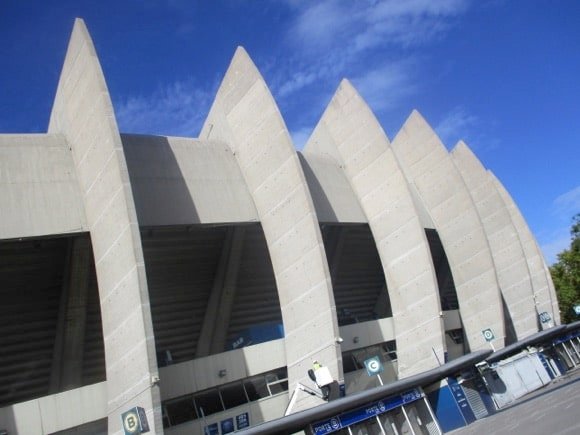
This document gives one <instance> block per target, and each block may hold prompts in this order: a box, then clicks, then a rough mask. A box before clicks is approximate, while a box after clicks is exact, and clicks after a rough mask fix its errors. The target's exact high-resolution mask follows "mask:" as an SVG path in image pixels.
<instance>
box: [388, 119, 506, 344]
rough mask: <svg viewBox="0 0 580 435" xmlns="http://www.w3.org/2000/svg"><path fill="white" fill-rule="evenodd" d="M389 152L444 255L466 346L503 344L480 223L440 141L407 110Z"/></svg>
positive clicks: (497, 299) (497, 300)
mask: <svg viewBox="0 0 580 435" xmlns="http://www.w3.org/2000/svg"><path fill="white" fill-rule="evenodd" d="M391 147H392V148H393V150H394V152H395V155H396V156H397V158H398V159H399V162H400V163H401V167H402V168H403V171H404V172H405V175H406V176H407V178H408V180H409V182H410V183H412V184H414V187H415V188H416V191H417V193H418V195H419V196H420V199H421V200H422V202H423V204H424V205H425V207H426V209H427V210H428V212H429V214H430V215H431V218H432V220H433V222H434V223H435V226H436V229H437V232H438V233H439V236H440V237H441V242H442V243H443V246H444V248H445V253H446V254H447V258H448V260H449V265H450V267H451V272H452V274H453V279H454V281H455V286H456V289H457V298H458V300H459V308H460V313H461V320H462V323H463V328H464V332H465V334H466V336H467V341H468V343H469V347H470V348H471V350H472V351H473V350H477V349H482V348H485V347H487V346H488V344H487V343H486V342H485V340H484V338H483V335H482V332H481V331H482V330H484V329H487V328H491V329H492V330H493V332H494V334H495V337H496V340H495V341H494V345H495V346H496V348H498V347H503V345H504V337H505V331H504V319H503V314H502V313H503V307H502V302H501V295H500V292H499V285H498V282H497V278H496V275H495V270H494V264H493V260H492V258H491V253H490V251H489V245H488V243H487V238H486V237H485V232H484V230H483V226H482V224H481V221H480V219H479V215H478V214H477V210H476V209H475V205H474V204H473V201H472V199H471V196H470V195H469V191H468V190H467V187H466V186H465V183H464V182H463V179H462V178H461V175H460V174H459V172H458V171H457V169H456V168H455V166H454V165H453V161H452V160H451V157H450V156H449V154H448V153H447V150H446V149H445V146H444V145H443V144H442V143H441V141H440V140H439V138H438V137H437V135H436V134H435V132H434V131H433V129H432V128H431V127H430V126H429V125H428V124H427V122H426V121H425V120H424V119H423V117H422V116H421V115H420V114H419V113H418V112H417V111H413V113H411V115H410V116H409V118H408V119H407V121H406V122H405V124H404V125H403V127H402V128H401V130H400V131H399V133H398V134H397V136H396V137H395V139H394V140H393V142H392V143H391Z"/></svg>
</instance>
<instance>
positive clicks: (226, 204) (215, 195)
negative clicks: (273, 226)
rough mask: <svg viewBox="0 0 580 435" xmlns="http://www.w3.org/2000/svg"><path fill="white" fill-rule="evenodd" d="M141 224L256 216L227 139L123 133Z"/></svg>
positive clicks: (242, 219) (239, 219)
mask: <svg viewBox="0 0 580 435" xmlns="http://www.w3.org/2000/svg"><path fill="white" fill-rule="evenodd" d="M121 139H122V140H123V147H124V149H125V155H126V159H127V165H128V167H129V175H130V176H131V186H132V188H133V195H134V197H135V205H136V207H137V216H138V218H139V224H140V225H141V226H156V225H188V224H198V223H201V224H207V223H221V222H251V221H257V220H258V213H257V212H256V208H255V206H254V202H253V200H252V196H251V195H250V192H248V189H247V187H246V183H245V182H244V178H243V177H242V173H241V172H240V169H239V167H238V163H237V161H236V158H235V156H234V155H233V153H232V151H231V150H230V148H229V146H228V145H227V144H225V143H220V142H212V141H209V142H207V141H201V140H197V139H188V138H178V137H159V136H141V135H126V134H123V135H121Z"/></svg>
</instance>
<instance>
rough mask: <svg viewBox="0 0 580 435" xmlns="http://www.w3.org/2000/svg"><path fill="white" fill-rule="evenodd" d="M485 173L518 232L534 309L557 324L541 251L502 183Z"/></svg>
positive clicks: (556, 309)
mask: <svg viewBox="0 0 580 435" xmlns="http://www.w3.org/2000/svg"><path fill="white" fill-rule="evenodd" d="M487 173H488V177H489V178H490V180H491V181H492V183H493V185H494V186H495V188H496V189H497V191H498V193H499V195H500V197H501V198H502V200H503V202H504V204H505V205H506V207H507V210H508V211H509V213H510V216H511V219H512V222H513V225H514V227H515V228H516V231H517V233H518V237H519V239H520V243H521V245H522V248H523V251H524V255H525V257H526V262H527V265H528V269H529V272H530V276H531V280H532V286H533V289H534V301H535V305H536V311H537V313H543V312H547V313H549V314H550V316H551V317H552V319H553V325H554V326H555V325H559V324H560V322H561V321H560V309H559V307H558V298H557V297H556V291H555V290H554V284H553V283H552V276H551V275H550V272H549V270H548V267H547V266H546V261H545V260H544V256H543V255H542V251H541V250H540V248H539V246H538V244H537V242H536V239H535V238H534V235H533V234H532V232H531V231H530V228H529V227H528V224H527V223H526V220H525V219H524V217H523V216H522V213H521V212H520V210H519V209H518V207H517V205H516V203H515V202H514V200H513V199H512V197H511V195H510V194H509V193H508V191H507V190H506V189H505V187H504V186H503V184H501V182H500V181H499V180H498V179H497V178H496V176H495V175H494V174H493V172H491V171H489V170H488V171H487ZM549 326H550V325H549V323H544V324H542V328H543V329H546V328H548V327H549Z"/></svg>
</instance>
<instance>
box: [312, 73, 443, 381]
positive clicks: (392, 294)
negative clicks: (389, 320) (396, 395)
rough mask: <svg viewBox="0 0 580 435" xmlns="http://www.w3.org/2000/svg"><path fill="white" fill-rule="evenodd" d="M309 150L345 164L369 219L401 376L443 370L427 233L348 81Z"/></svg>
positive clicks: (379, 132) (381, 138) (394, 163)
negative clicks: (441, 368) (386, 292)
mask: <svg viewBox="0 0 580 435" xmlns="http://www.w3.org/2000/svg"><path fill="white" fill-rule="evenodd" d="M304 154H305V155H306V156H310V155H316V156H326V157H327V158H330V159H334V160H336V161H337V162H338V163H339V165H340V166H341V167H343V168H344V173H345V175H346V177H347V179H348V180H349V182H350V184H351V186H352V189H353V191H354V193H355V195H356V197H357V199H358V201H359V203H360V206H361V208H362V210H363V212H364V213H365V215H366V217H367V219H368V222H369V226H370V229H371V232H372V234H373V238H374V240H375V243H376V246H377V250H378V253H379V256H380V259H381V263H382V266H383V271H384V274H385V278H386V281H387V287H388V293H389V295H388V296H389V298H390V301H391V307H392V312H393V321H394V325H395V337H396V343H397V357H398V371H399V377H400V378H405V377H408V376H410V375H413V374H416V373H420V372H422V371H425V370H428V369H431V368H433V367H437V365H438V361H437V358H439V360H440V361H443V360H444V352H445V338H444V334H445V332H444V327H443V321H442V318H441V317H440V312H441V305H440V302H439V293H438V287H437V279H436V276H435V270H434V268H433V263H432V261H431V258H430V250H429V244H428V241H427V238H426V235H425V231H424V229H423V227H422V225H421V224H420V222H419V218H418V213H417V210H416V209H415V207H414V204H413V200H412V198H411V193H410V191H409V189H408V186H407V182H406V180H405V177H404V175H403V173H402V172H401V169H400V167H399V165H398V163H397V160H396V158H395V156H394V154H393V152H392V150H391V149H390V147H389V140H388V139H387V136H386V135H385V133H384V131H383V129H382V128H381V126H380V124H379V122H378V121H377V119H376V118H375V116H374V115H373V113H372V111H371V109H370V108H369V107H368V105H367V104H366V103H365V101H364V100H363V99H362V98H361V96H360V95H359V94H358V92H357V91H356V90H355V89H354V87H353V86H352V85H351V84H350V83H349V82H348V80H343V81H342V82H341V83H340V86H339V87H338V89H337V91H336V93H335V94H334V96H333V98H332V100H331V102H330V104H329V105H328V107H327V108H326V110H325V112H324V114H323V115H322V118H321V119H320V121H319V122H318V125H317V126H316V128H315V130H314V132H313V133H312V136H311V137H310V139H309V140H308V142H307V144H306V146H305V148H304ZM384 296H385V297H387V295H384ZM434 353H435V355H434Z"/></svg>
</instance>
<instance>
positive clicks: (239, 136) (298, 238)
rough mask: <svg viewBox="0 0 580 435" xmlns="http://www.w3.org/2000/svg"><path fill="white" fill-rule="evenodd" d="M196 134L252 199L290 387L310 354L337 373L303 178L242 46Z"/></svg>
mask: <svg viewBox="0 0 580 435" xmlns="http://www.w3.org/2000/svg"><path fill="white" fill-rule="evenodd" d="M200 138H201V139H202V140H207V139H210V140H221V141H223V142H225V143H227V144H228V145H229V146H230V148H231V149H232V152H233V153H234V155H235V156H236V160H237V162H238V165H239V167H240V169H241V172H242V174H243V177H244V180H245V182H246V184H247V187H248V190H249V191H250V194H251V195H252V198H253V200H254V204H255V206H256V210H257V212H258V215H259V217H260V220H261V223H262V228H263V230H264V235H265V237H266V241H267V243H268V249H269V251H270V258H271V260H272V266H273V269H274V274H275V276H276V283H277V286H278V293H279V296H280V306H281V310H282V317H283V321H284V330H285V346H286V359H287V366H288V376H289V383H290V391H292V390H293V389H294V387H295V385H296V383H297V382H301V381H302V382H308V381H306V380H307V379H308V377H307V370H308V369H309V368H311V364H312V359H314V358H316V359H318V360H319V361H321V362H322V363H323V364H325V365H327V366H328V367H329V368H330V370H331V372H332V373H333V374H334V376H335V377H339V376H341V374H342V373H341V372H342V369H341V365H340V347H339V346H338V345H337V343H336V337H337V336H338V325H337V321H336V308H335V304H334V297H333V294H332V286H331V281H330V274H329V271H328V265H327V263H326V255H325V252H324V245H323V243H322V236H321V234H320V228H319V224H318V219H317V216H316V212H315V209H314V205H313V202H312V199H311V197H310V193H309V190H308V185H307V183H306V180H305V177H304V174H303V173H302V169H301V166H300V162H299V160H298V156H297V154H296V151H295V150H294V147H293V145H292V142H291V139H290V135H289V133H288V131H287V129H286V126H285V124H284V121H283V120H282V117H281V115H280V113H279V111H278V108H277V107H276V104H275V102H274V99H273V98H272V96H271V94H270V92H269V90H268V88H267V86H266V84H265V83H264V81H263V79H262V77H261V76H260V74H259V72H258V70H257V69H256V67H255V66H254V64H253V63H252V61H251V60H250V58H249V56H248V55H247V53H246V52H245V51H244V50H243V49H242V48H238V49H237V51H236V54H235V55H234V58H233V60H232V63H231V64H230V67H229V69H228V71H227V73H226V75H225V77H224V79H223V81H222V84H221V86H220V89H219V91H218V94H217V96H216V99H215V101H214V103H213V106H212V108H211V111H210V114H209V115H208V118H207V120H206V122H205V124H204V127H203V129H202V132H201V135H200ZM297 283H302V285H300V286H298V285H296V284H297ZM309 402H310V400H309V399H306V400H305V401H304V402H299V403H298V404H297V406H296V408H295V409H296V410H299V409H301V408H303V407H307V406H310V405H309V404H308V403H309Z"/></svg>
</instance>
